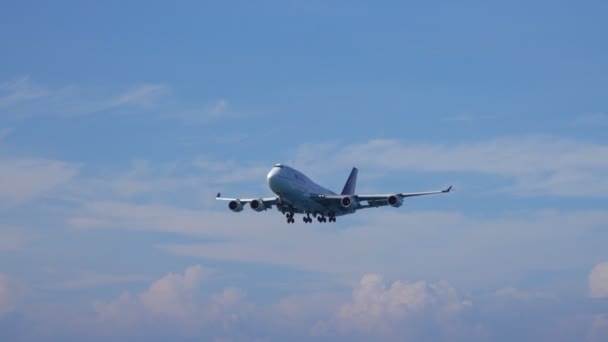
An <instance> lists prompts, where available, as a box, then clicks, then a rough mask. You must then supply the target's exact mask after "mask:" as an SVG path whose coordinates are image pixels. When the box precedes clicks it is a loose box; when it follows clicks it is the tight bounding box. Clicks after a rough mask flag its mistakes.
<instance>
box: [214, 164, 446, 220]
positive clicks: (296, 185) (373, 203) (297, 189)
mask: <svg viewBox="0 0 608 342" xmlns="http://www.w3.org/2000/svg"><path fill="white" fill-rule="evenodd" d="M357 173H358V170H357V168H356V167H353V169H352V171H351V172H350V176H349V177H348V179H347V180H346V184H344V188H343V189H342V192H341V193H340V194H339V195H338V194H336V193H334V192H332V191H330V190H327V189H326V188H324V187H322V186H320V185H318V184H317V183H315V182H313V181H312V180H310V178H308V177H306V176H305V175H304V174H303V173H301V172H300V171H298V170H296V169H294V168H291V167H289V166H287V165H283V164H276V165H275V166H274V167H273V168H272V169H271V170H270V172H269V173H268V176H266V180H267V182H268V186H269V187H270V190H272V192H274V193H275V194H276V195H277V196H276V197H268V198H225V197H222V196H221V193H218V194H217V197H216V199H217V200H220V201H228V208H229V209H230V210H232V211H234V212H240V211H242V210H243V207H244V206H245V205H246V204H249V207H251V209H253V210H255V211H258V212H260V211H264V210H267V209H271V208H272V207H273V206H275V207H276V208H277V209H278V210H279V211H280V212H281V213H283V214H284V215H285V216H286V217H287V223H294V222H295V220H294V215H295V214H304V217H303V221H304V222H305V223H311V222H312V221H313V219H312V217H311V215H312V216H313V217H316V219H317V221H319V222H327V221H329V222H336V216H342V215H347V214H353V213H354V212H356V211H357V210H359V209H366V208H377V207H382V206H386V205H390V206H392V207H400V206H401V205H402V204H403V199H404V198H406V197H414V196H423V195H433V194H441V193H448V192H450V190H452V186H450V187H448V188H447V189H445V190H439V191H427V192H410V193H407V192H406V193H396V194H379V195H357V194H355V186H356V184H357Z"/></svg>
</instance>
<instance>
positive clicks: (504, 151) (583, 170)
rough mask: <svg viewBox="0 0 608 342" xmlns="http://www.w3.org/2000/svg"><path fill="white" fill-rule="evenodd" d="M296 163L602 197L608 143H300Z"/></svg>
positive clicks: (539, 139)
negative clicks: (449, 176)
mask: <svg viewBox="0 0 608 342" xmlns="http://www.w3.org/2000/svg"><path fill="white" fill-rule="evenodd" d="M294 164H295V165H296V166H306V168H307V169H310V170H315V169H319V170H324V171H325V172H335V171H336V170H343V169H345V168H348V167H350V166H353V165H356V166H359V167H360V168H362V169H364V170H366V171H365V172H380V173H381V174H385V173H387V172H407V171H415V172H451V173H454V172H460V173H473V174H487V175H496V176H501V177H504V178H505V179H507V180H514V184H513V185H511V186H510V187H509V188H508V190H509V191H510V192H514V193H517V194H524V195H535V194H536V195H538V194H541V195H554V196H605V195H606V194H608V180H607V179H606V177H604V175H605V174H606V172H608V146H607V145H603V144H594V143H585V142H580V141H575V140H568V139H563V138H555V137H547V136H523V137H507V138H499V139H492V140H487V141H480V142H475V143H460V144H458V143H456V144H437V143H434V144H419V143H413V144H409V143H407V142H403V141H399V140H370V141H368V142H366V143H361V144H350V145H335V144H334V145H331V144H330V145H328V144H320V145H315V144H312V145H302V146H300V147H299V148H298V150H297V152H296V157H295V160H294Z"/></svg>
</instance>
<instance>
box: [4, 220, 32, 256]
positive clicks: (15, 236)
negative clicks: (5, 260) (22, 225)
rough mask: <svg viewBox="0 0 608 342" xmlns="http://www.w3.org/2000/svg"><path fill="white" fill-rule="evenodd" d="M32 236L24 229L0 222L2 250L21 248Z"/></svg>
mask: <svg viewBox="0 0 608 342" xmlns="http://www.w3.org/2000/svg"><path fill="white" fill-rule="evenodd" d="M32 238H33V237H32V235H31V234H29V233H26V232H24V231H23V229H19V228H17V227H14V226H10V225H4V224H1V223H0V252H7V251H17V250H20V249H21V248H22V247H23V246H24V245H25V244H26V243H27V242H28V241H30V240H31V239H32Z"/></svg>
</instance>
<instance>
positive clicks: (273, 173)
mask: <svg viewBox="0 0 608 342" xmlns="http://www.w3.org/2000/svg"><path fill="white" fill-rule="evenodd" d="M280 171H281V169H280V168H278V167H273V168H272V169H271V170H270V172H268V175H267V176H266V181H267V182H268V186H269V187H270V189H272V190H274V189H275V188H276V187H277V178H278V174H279V172H280Z"/></svg>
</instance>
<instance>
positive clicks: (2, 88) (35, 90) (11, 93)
mask: <svg viewBox="0 0 608 342" xmlns="http://www.w3.org/2000/svg"><path fill="white" fill-rule="evenodd" d="M49 95H50V91H49V90H48V89H46V88H45V87H42V86H39V85H36V84H34V83H33V82H32V81H31V79H30V77H29V76H23V77H20V78H17V79H14V80H12V81H8V82H4V83H0V108H2V107H8V106H13V105H17V104H19V103H23V102H27V101H32V100H35V99H39V98H43V97H47V96H49Z"/></svg>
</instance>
